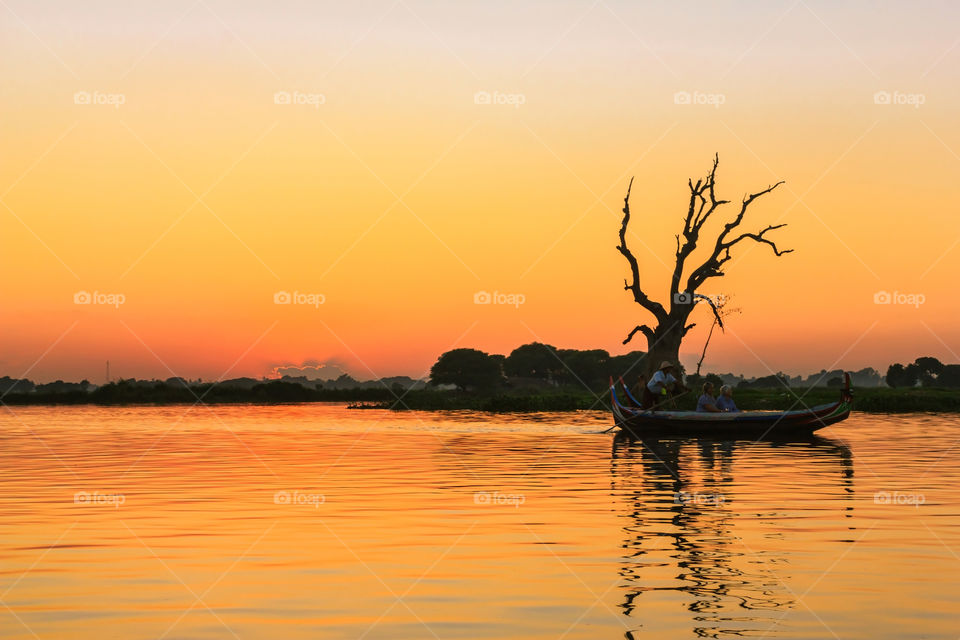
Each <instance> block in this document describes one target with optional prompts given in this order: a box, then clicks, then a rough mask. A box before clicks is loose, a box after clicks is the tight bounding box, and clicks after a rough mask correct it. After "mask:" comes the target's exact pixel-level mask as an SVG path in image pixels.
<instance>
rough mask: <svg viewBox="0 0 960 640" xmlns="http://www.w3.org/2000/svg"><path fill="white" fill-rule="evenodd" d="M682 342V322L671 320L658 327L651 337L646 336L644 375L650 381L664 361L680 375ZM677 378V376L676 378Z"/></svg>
mask: <svg viewBox="0 0 960 640" xmlns="http://www.w3.org/2000/svg"><path fill="white" fill-rule="evenodd" d="M682 341H683V320H681V319H676V321H674V319H671V321H670V322H668V323H666V324H664V325H660V326H658V327H657V328H656V329H655V330H654V332H653V335H652V336H647V356H646V362H645V365H646V366H645V367H644V373H645V374H646V376H647V380H649V379H650V376H652V375H653V374H654V373H655V372H656V371H657V369H659V368H660V365H661V364H662V363H663V361H664V360H667V361H669V362H671V363H673V365H674V366H675V367H676V368H677V373H678V374H679V373H680V343H681V342H682ZM678 377H679V376H678Z"/></svg>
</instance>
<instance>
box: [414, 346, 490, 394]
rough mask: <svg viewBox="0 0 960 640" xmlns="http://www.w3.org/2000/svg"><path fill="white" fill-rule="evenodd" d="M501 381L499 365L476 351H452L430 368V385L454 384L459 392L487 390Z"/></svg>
mask: <svg viewBox="0 0 960 640" xmlns="http://www.w3.org/2000/svg"><path fill="white" fill-rule="evenodd" d="M502 381H503V374H502V372H501V364H500V362H499V361H498V360H497V359H496V358H493V357H491V356H490V355H488V354H486V353H484V352H483V351H478V350H476V349H454V350H453V351H447V352H446V353H444V354H443V355H441V356H440V359H438V360H437V361H436V362H435V363H434V365H433V366H432V367H431V368H430V384H433V385H438V384H455V385H457V388H458V389H460V390H466V389H468V388H473V389H489V388H490V387H494V386H496V385H498V384H500V383H501V382H502Z"/></svg>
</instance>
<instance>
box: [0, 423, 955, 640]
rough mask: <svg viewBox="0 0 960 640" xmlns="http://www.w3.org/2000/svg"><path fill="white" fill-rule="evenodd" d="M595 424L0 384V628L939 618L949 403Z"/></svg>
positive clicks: (223, 634) (950, 634) (951, 463)
mask: <svg viewBox="0 0 960 640" xmlns="http://www.w3.org/2000/svg"><path fill="white" fill-rule="evenodd" d="M609 423H610V418H609V416H607V415H605V414H601V413H581V414H538V415H535V416H504V415H501V416H489V415H485V414H477V413H470V412H457V413H444V414H428V413H414V412H411V413H403V414H394V413H390V412H387V411H376V410H372V411H347V410H346V409H345V408H343V407H341V406H324V405H292V406H263V407H258V406H243V407H239V406H238V407H215V408H210V407H138V408H111V409H104V408H96V407H70V408H60V409H54V408H39V407H21V408H13V409H6V408H4V409H2V410H0V533H2V535H0V637H2V638H4V639H6V638H14V639H29V638H44V639H46V638H80V639H93V638H96V639H99V638H104V637H116V638H125V639H126V638H235V637H236V638H243V639H245V640H246V639H247V638H250V639H261V638H262V639H273V638H304V639H306V638H310V639H315V638H337V639H339V638H343V639H352V640H356V639H358V638H364V639H373V638H388V639H391V640H394V639H405V638H410V639H421V638H434V637H435V638H442V639H446V638H457V639H462V638H476V639H492V638H524V639H541V638H544V639H545V638H554V639H556V638H564V639H568V640H569V639H584V640H588V639H589V640H596V639H597V638H607V639H610V640H614V639H618V638H628V639H639V638H665V639H671V640H672V639H674V638H690V637H720V638H725V637H768V638H791V639H792V638H832V637H838V638H891V639H893V638H904V637H925V638H955V637H956V630H957V629H958V628H960V624H958V622H960V621H958V619H957V611H958V607H957V600H958V597H960V588H958V581H957V580H956V579H955V576H956V574H957V571H958V570H960V508H958V505H960V489H958V487H960V462H958V458H957V455H958V453H960V447H956V448H954V445H955V444H957V443H958V440H960V418H958V417H955V416H930V415H919V414H918V415H911V416H893V417H888V416H860V415H856V416H854V417H852V418H851V419H850V420H848V421H847V422H844V423H842V424H841V425H837V426H835V427H831V428H830V429H827V430H825V434H826V435H825V437H823V438H815V439H810V440H807V441H803V442H759V443H753V442H711V441H697V440H682V441H679V440H678V441H636V440H629V439H624V438H620V437H613V436H611V434H605V435H602V434H598V433H597V432H598V431H600V430H602V429H605V428H606V427H608V426H609ZM611 441H612V448H611Z"/></svg>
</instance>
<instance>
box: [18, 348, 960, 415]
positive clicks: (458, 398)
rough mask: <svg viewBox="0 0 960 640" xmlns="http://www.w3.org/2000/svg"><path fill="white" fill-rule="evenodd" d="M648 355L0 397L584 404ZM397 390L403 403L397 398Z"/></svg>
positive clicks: (948, 368)
mask: <svg viewBox="0 0 960 640" xmlns="http://www.w3.org/2000/svg"><path fill="white" fill-rule="evenodd" d="M645 355H646V354H645V353H644V352H642V351H632V352H630V353H627V354H625V355H621V356H611V355H610V354H609V353H608V352H606V351H604V350H602V349H588V350H579V349H558V348H556V347H554V346H552V345H549V344H543V343H539V342H533V343H530V344H525V345H522V346H520V347H517V348H516V349H514V350H513V351H511V352H510V354H508V355H506V356H504V355H498V354H488V353H485V352H483V351H479V350H477V349H453V350H451V351H448V352H446V353H444V354H442V355H441V356H440V357H439V358H438V360H437V362H436V363H435V364H434V365H433V367H432V368H431V370H430V377H429V380H416V379H413V378H409V377H406V376H397V377H392V378H382V379H379V380H368V381H358V380H355V379H353V378H351V377H350V376H348V375H342V376H340V377H339V378H337V379H334V380H323V381H320V380H309V379H307V378H306V377H289V376H284V377H283V378H281V379H280V380H257V379H254V378H234V379H231V380H223V381H219V382H209V381H208V382H203V381H200V380H193V381H191V380H187V379H184V378H168V379H167V380H134V379H127V380H118V381H116V382H111V383H109V384H105V385H101V386H96V385H93V384H91V383H90V382H89V381H87V380H83V381H81V382H64V381H62V380H58V381H56V382H50V383H45V384H35V383H33V382H32V381H30V380H26V379H17V378H10V377H3V378H0V395H2V396H3V397H2V400H0V401H2V402H3V403H5V404H11V405H15V404H105V405H112V404H150V403H154V404H171V403H194V402H198V401H202V402H205V403H229V402H235V403H242V402H248V403H270V402H324V401H327V402H355V403H373V404H375V405H376V406H391V407H393V406H396V407H398V408H401V407H407V408H424V409H446V408H482V409H487V410H494V411H496V410H527V411H538V410H543V411H556V410H570V409H585V408H591V407H595V406H597V405H598V402H605V400H604V399H605V398H606V396H607V387H608V384H609V380H610V378H611V377H612V378H613V379H614V380H616V379H618V378H619V377H621V376H623V378H624V379H625V381H626V382H627V384H629V385H632V384H634V383H635V382H636V379H637V375H638V374H639V373H640V372H641V371H643V370H644V369H645V364H646V363H645V362H644V358H645ZM842 376H843V371H841V370H839V369H837V370H833V371H826V370H821V371H820V372H818V373H813V374H810V375H809V376H806V377H803V376H793V377H791V376H787V375H785V374H783V373H777V374H773V375H769V376H764V377H759V378H749V379H748V378H746V377H744V376H742V375H735V374H732V373H719V374H718V373H708V374H705V375H703V376H696V375H687V376H686V382H687V385H688V386H691V387H693V388H696V387H697V386H699V385H700V384H701V383H702V382H704V381H710V382H713V383H714V385H715V386H720V385H723V384H728V385H730V386H732V387H734V388H736V389H737V390H738V393H740V392H746V391H750V390H764V389H769V390H778V389H779V390H781V391H783V390H784V387H791V388H813V387H825V388H827V389H829V388H831V387H839V386H841V385H842V383H843V377H842ZM851 377H852V380H853V385H854V387H857V388H861V389H863V388H871V387H873V388H882V387H883V386H884V377H883V376H881V375H880V373H879V372H877V371H876V370H875V369H872V368H865V369H861V370H860V371H856V372H852V373H851ZM886 383H887V385H889V386H890V387H901V388H913V387H916V388H938V387H939V388H947V389H955V388H960V365H945V364H943V363H941V362H940V361H939V360H937V359H936V358H932V357H924V358H917V360H916V361H915V362H914V363H913V364H909V365H906V366H904V365H901V364H892V365H890V367H889V369H888V370H887V375H886ZM767 395H769V394H767ZM399 397H403V398H404V400H403V401H402V402H398V401H397V398H399ZM898 397H899V396H898ZM926 397H927V398H928V399H929V397H932V396H929V394H928V396H926ZM598 398H599V399H600V400H599V401H598ZM878 398H879V396H878ZM920 404H923V402H921V403H920ZM510 407H513V409H510Z"/></svg>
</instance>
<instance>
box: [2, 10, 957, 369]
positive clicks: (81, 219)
mask: <svg viewBox="0 0 960 640" xmlns="http://www.w3.org/2000/svg"><path fill="white" fill-rule="evenodd" d="M865 16H869V20H865V19H864V17H865ZM958 24H960V7H958V6H957V5H956V4H955V3H949V2H920V3H914V4H906V3H903V4H887V3H877V2H869V3H868V2H848V3H843V4H842V6H838V5H836V4H835V3H831V2H814V1H812V0H804V1H796V2H790V1H788V2H731V1H726V2H711V3H702V2H663V3H660V2H658V3H652V2H643V3H634V2H625V1H618V0H597V1H596V2H592V1H590V0H586V1H583V2H566V1H554V2H531V3H524V4H523V5H522V6H521V5H518V4H517V3H514V2H490V1H487V2H470V3H465V2H448V3H441V2H421V1H418V0H397V1H395V2H393V1H387V2H380V1H378V2H336V3H334V2H329V3H327V2H325V3H313V2H276V3H250V2H224V1H222V0H197V1H196V2H191V1H189V0H188V1H186V2H179V1H170V2H156V3H128V2H94V3H74V2H27V1H23V0H3V2H0V59H2V60H3V64H2V65H0V141H2V142H0V144H2V153H0V238H2V240H0V245H2V251H0V261H2V263H0V264H2V267H3V271H4V274H5V277H4V278H3V279H2V284H0V304H2V307H0V308H2V312H0V376H2V375H10V376H14V377H16V376H23V375H25V376H26V377H29V378H31V379H34V380H41V381H48V380H54V379H57V378H62V379H72V380H79V379H81V378H88V379H89V380H91V381H92V382H97V383H100V382H103V379H104V362H105V361H106V360H109V361H110V363H111V372H112V374H113V375H114V376H122V377H139V378H150V377H160V378H166V377H169V376H172V375H182V376H185V377H188V378H197V377H202V378H204V379H217V378H219V377H221V376H225V377H228V378H229V377H237V376H241V375H246V376H255V377H259V376H263V375H269V374H270V373H271V372H272V371H274V370H275V369H276V368H278V367H290V366H299V365H302V364H304V363H330V364H335V365H337V366H339V367H340V368H342V369H343V370H345V371H348V372H349V373H351V374H352V375H354V377H357V378H360V379H367V378H371V377H379V376H387V375H400V374H404V375H411V376H422V375H424V374H425V373H426V371H427V369H428V368H429V366H430V365H431V364H432V363H433V362H434V361H435V359H436V356H437V355H438V354H440V353H441V352H443V351H446V350H448V349H450V348H453V347H475V348H479V349H483V350H485V351H488V352H493V353H509V351H510V350H511V349H513V348H514V347H516V346H518V345H520V344H523V343H526V342H531V341H534V340H537V341H542V342H549V343H551V344H553V345H556V346H558V347H569V348H603V349H607V350H609V351H610V352H611V353H613V354H619V353H624V352H626V351H628V350H630V349H646V343H645V341H644V340H643V339H642V337H639V336H638V338H637V339H636V341H635V342H634V343H632V344H631V345H629V346H623V345H621V344H620V343H621V340H622V339H623V338H624V337H625V335H626V333H627V332H628V331H629V330H630V329H631V328H632V327H633V326H634V325H635V324H637V323H640V322H644V323H649V322H651V321H652V318H651V317H650V316H649V315H648V314H647V313H646V312H644V311H643V310H642V309H641V308H640V307H639V306H637V305H636V304H634V303H633V302H632V301H631V298H630V297H629V295H628V294H627V292H625V291H623V278H624V277H625V276H627V274H628V271H627V265H626V263H625V262H624V260H623V258H622V257H621V256H620V255H619V254H618V253H617V252H616V251H615V249H614V247H615V245H616V234H617V231H618V227H619V220H620V213H619V210H620V207H621V206H622V199H623V194H624V191H625V189H626V186H627V182H628V180H629V178H630V176H636V181H635V184H634V192H633V199H632V205H633V210H634V214H635V218H634V221H633V225H632V227H631V231H632V234H631V236H630V238H629V239H628V240H629V242H630V244H631V247H632V248H633V250H634V253H635V254H636V255H637V258H638V259H639V260H640V264H641V273H642V283H643V285H644V288H645V289H646V290H647V292H648V293H649V294H650V295H651V296H652V297H654V298H656V299H658V300H660V301H662V302H664V303H666V302H667V300H666V297H667V287H668V284H669V272H668V268H669V267H672V259H673V250H674V237H673V236H674V234H675V233H677V231H678V230H679V228H680V225H681V220H682V215H683V213H684V211H685V206H686V198H687V184H686V182H687V179H688V178H690V177H693V178H694V180H696V179H697V178H698V177H700V176H702V175H703V174H704V173H705V172H706V171H707V170H708V169H709V167H710V162H711V159H712V157H713V154H714V153H715V152H716V153H718V154H719V156H720V168H719V172H718V178H717V182H718V191H719V195H720V196H722V197H724V198H726V199H729V200H732V201H733V204H731V205H728V206H727V208H726V209H722V210H721V211H720V213H718V214H717V216H716V218H717V219H716V220H715V221H714V222H713V225H714V226H713V229H719V228H720V224H721V223H722V220H721V218H723V219H729V216H732V215H733V214H734V213H735V208H736V206H737V203H739V200H740V198H742V197H743V195H744V194H745V193H747V192H750V191H756V190H759V189H762V188H764V187H766V186H767V185H768V184H770V183H772V182H775V181H777V180H780V179H783V180H786V184H785V185H784V186H782V187H781V188H780V189H778V190H777V191H775V192H774V193H772V194H770V195H768V196H766V197H764V198H762V199H761V200H758V201H757V202H756V203H755V204H754V205H753V207H752V208H751V210H750V213H749V217H748V219H747V221H746V222H745V225H744V229H745V230H755V229H760V228H762V227H764V226H766V225H767V224H772V223H779V222H786V223H788V226H787V227H785V228H784V229H781V230H778V231H776V232H774V234H773V235H772V236H771V237H775V238H776V240H777V242H778V243H779V245H780V246H781V247H784V248H792V249H794V253H791V254H788V255H786V256H784V257H781V258H775V257H774V256H773V254H772V252H771V251H770V248H769V247H767V246H763V245H757V246H749V245H742V246H740V247H739V249H740V250H739V252H737V253H735V257H734V259H733V260H732V261H731V263H730V266H729V269H728V272H729V274H728V275H727V276H726V277H724V278H722V279H715V280H713V281H712V282H711V283H710V284H708V285H707V286H706V287H704V289H703V291H704V292H705V293H717V294H720V293H723V294H727V295H733V296H734V306H737V307H740V308H742V314H740V315H739V316H736V317H734V318H731V320H730V322H729V328H728V331H727V332H726V333H725V334H723V335H719V336H717V337H715V341H714V342H713V343H712V344H711V348H710V351H709V353H708V357H707V361H706V364H705V367H706V369H707V370H708V371H724V372H725V371H735V372H743V373H746V374H750V375H766V374H769V373H771V372H773V371H780V370H782V371H785V372H788V373H792V374H793V373H804V374H806V373H810V372H812V371H819V370H820V369H822V368H827V369H830V368H837V367H845V368H849V369H860V368H862V367H865V366H873V367H876V368H878V369H882V370H884V371H885V370H886V367H887V365H888V364H890V363H891V362H895V361H901V362H903V361H912V360H913V359H914V358H915V357H917V356H921V355H933V356H937V357H939V358H941V359H942V360H943V361H945V362H960V356H958V355H957V353H960V325H958V324H957V322H956V321H955V318H956V317H957V315H958V313H960V301H958V299H957V297H956V296H955V295H954V292H955V290H956V283H955V275H956V274H957V272H958V267H960V246H958V241H960V210H958V206H957V195H956V189H957V184H958V177H960V122H958V119H957V117H956V114H957V113H958V111H960V82H958V76H960V73H958V69H960V28H958ZM480 92H487V93H488V94H490V95H491V96H492V99H491V104H484V103H483V102H484V96H483V95H482V93H481V95H480V96H478V95H477V94H478V93H480ZM680 92H686V94H687V95H689V96H690V97H691V100H690V101H691V102H692V104H683V102H684V99H683V94H682V93H681V95H680V96H679V97H678V96H677V94H678V93H680ZM287 97H289V98H290V100H289V102H290V104H287V103H285V102H287V100H286V98H287ZM678 102H680V104H678ZM482 291H486V292H490V293H491V294H492V293H493V292H497V293H499V294H507V295H514V296H515V297H514V298H511V299H512V300H522V302H523V303H522V304H519V305H511V304H488V305H481V304H475V303H474V297H475V294H477V293H478V292H482ZM82 292H88V293H89V294H91V296H93V294H94V293H96V294H97V295H96V297H95V298H93V299H92V301H91V303H90V304H77V303H76V302H75V298H76V297H77V296H78V294H79V295H80V296H81V301H83V300H82ZM278 292H288V293H289V294H291V295H292V294H294V293H295V292H296V293H297V294H298V298H297V299H295V300H293V302H294V303H296V304H294V303H291V304H276V303H275V296H277V294H278ZM878 292H889V293H890V294H893V293H894V292H896V293H897V294H898V295H897V296H894V298H893V303H892V304H876V303H875V297H876V295H877V294H878ZM501 300H504V298H503V296H501ZM321 301H322V304H319V302H321ZM111 302H114V303H117V302H122V304H111ZM297 302H302V304H299V303H297ZM898 302H901V303H902V304H901V303H898ZM314 303H317V304H314ZM694 319H695V320H696V321H698V323H699V324H698V327H697V328H696V329H695V330H693V331H692V332H691V333H690V334H688V338H687V341H686V342H685V345H684V348H683V350H682V351H683V352H685V353H688V354H691V357H687V358H685V362H690V361H695V360H696V357H695V356H694V355H693V354H695V353H698V352H699V350H700V349H701V348H702V346H703V341H704V339H705V337H706V330H707V328H708V327H709V324H710V314H709V312H708V311H707V310H700V311H698V312H697V313H696V314H695V317H694Z"/></svg>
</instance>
